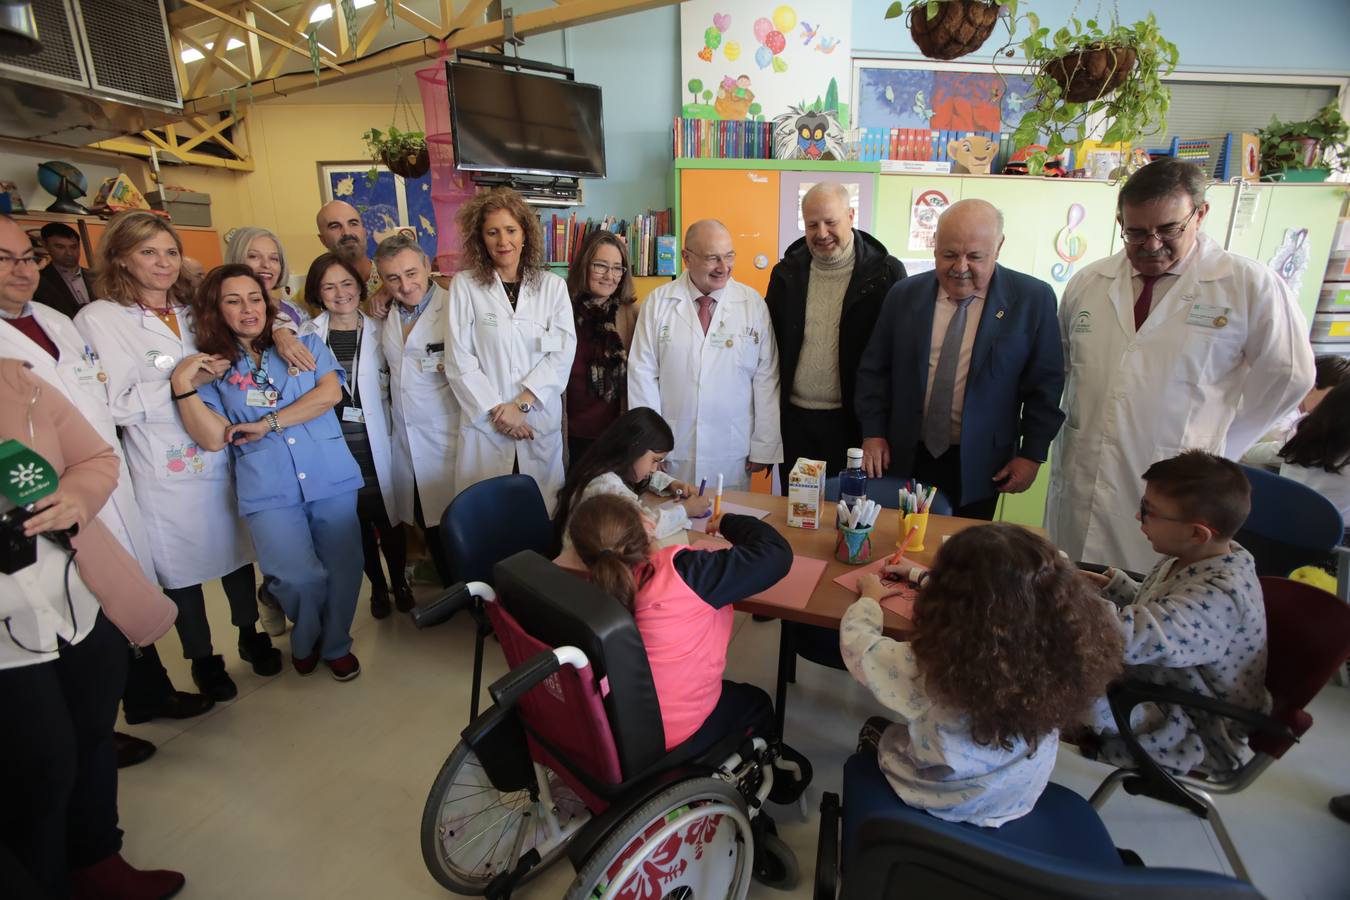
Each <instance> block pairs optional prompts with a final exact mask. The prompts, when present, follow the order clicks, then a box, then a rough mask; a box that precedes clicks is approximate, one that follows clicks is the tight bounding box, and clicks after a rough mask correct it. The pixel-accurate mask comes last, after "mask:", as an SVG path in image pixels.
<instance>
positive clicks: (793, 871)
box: [755, 832, 802, 891]
mask: <svg viewBox="0 0 1350 900" xmlns="http://www.w3.org/2000/svg"><path fill="white" fill-rule="evenodd" d="M801 880H802V872H801V868H800V867H799V866H798V865H797V854H795V853H793V852H792V848H791V847H789V846H788V845H787V844H786V843H785V842H784V841H783V839H782V838H780V837H779V836H778V835H776V834H770V833H768V832H764V833H763V834H761V835H760V836H759V839H758V840H757V841H755V881H758V882H759V883H760V884H762V885H764V886H765V887H766V888H773V889H774V890H776V891H792V890H796V889H797V885H799V884H801Z"/></svg>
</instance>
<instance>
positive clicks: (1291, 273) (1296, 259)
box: [1270, 228, 1309, 297]
mask: <svg viewBox="0 0 1350 900" xmlns="http://www.w3.org/2000/svg"><path fill="white" fill-rule="evenodd" d="M1308 256H1309V250H1308V229H1306V228H1286V229H1285V231H1284V242H1283V243H1281V244H1280V247H1279V249H1278V250H1276V251H1275V255H1274V256H1272V257H1271V258H1270V267H1271V268H1272V269H1274V270H1275V274H1276V275H1278V276H1280V279H1281V280H1282V281H1284V283H1285V284H1286V285H1288V286H1289V290H1290V292H1292V293H1293V295H1294V296H1295V297H1297V296H1298V295H1299V294H1301V293H1302V292H1303V273H1304V272H1306V271H1308Z"/></svg>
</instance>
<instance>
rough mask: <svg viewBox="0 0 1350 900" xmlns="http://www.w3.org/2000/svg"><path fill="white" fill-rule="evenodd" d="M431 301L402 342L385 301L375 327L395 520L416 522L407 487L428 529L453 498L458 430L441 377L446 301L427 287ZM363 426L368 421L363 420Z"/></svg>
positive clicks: (456, 408) (456, 416)
mask: <svg viewBox="0 0 1350 900" xmlns="http://www.w3.org/2000/svg"><path fill="white" fill-rule="evenodd" d="M431 290H432V296H431V300H430V301H428V302H427V306H426V309H424V310H422V315H420V316H418V317H417V321H416V322H414V323H413V327H412V330H411V331H409V332H408V336H407V339H406V340H405V339H404V336H403V323H402V321H400V320H399V317H398V309H397V308H395V306H394V304H396V303H398V301H397V300H393V301H391V302H390V308H389V315H388V316H387V317H386V318H385V320H384V326H383V327H382V328H381V329H380V334H381V344H380V346H381V347H382V348H383V350H384V357H385V360H386V361H387V362H388V365H389V400H390V411H391V413H392V416H391V418H392V424H393V441H392V444H391V447H390V457H391V469H392V471H391V473H390V475H391V481H392V484H393V491H392V492H389V493H386V494H385V502H386V503H387V502H388V501H389V499H390V497H391V496H392V498H393V501H394V512H395V514H396V518H393V519H391V521H394V522H398V521H403V522H409V523H413V524H416V522H417V517H416V516H415V515H414V514H413V485H414V480H415V483H416V490H417V496H418V497H419V498H420V499H421V501H422V516H423V521H424V522H425V523H426V526H427V527H428V528H435V527H436V526H437V525H439V524H441V513H443V512H445V508H446V507H447V506H449V505H450V501H451V500H453V499H454V498H455V444H456V442H457V440H458V432H459V404H458V403H456V402H455V398H454V395H453V394H452V393H451V392H450V383H449V381H448V380H447V379H446V375H447V374H448V373H447V371H446V370H447V365H446V355H445V351H446V345H445V323H446V314H447V310H448V308H449V297H448V295H447V294H446V292H445V288H442V287H440V286H439V285H435V284H433V285H432V286H431ZM366 421H367V422H369V421H370V420H369V419H367V420H366Z"/></svg>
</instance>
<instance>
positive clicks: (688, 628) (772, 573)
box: [567, 495, 792, 750]
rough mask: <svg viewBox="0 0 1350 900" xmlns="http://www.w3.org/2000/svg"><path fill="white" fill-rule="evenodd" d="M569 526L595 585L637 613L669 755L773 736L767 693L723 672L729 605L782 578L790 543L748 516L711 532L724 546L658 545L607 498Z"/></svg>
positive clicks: (586, 507) (622, 505)
mask: <svg viewBox="0 0 1350 900" xmlns="http://www.w3.org/2000/svg"><path fill="white" fill-rule="evenodd" d="M567 530H568V534H569V535H570V537H571V539H572V545H573V546H574V547H575V549H576V552H577V555H578V556H579V557H580V558H581V561H582V562H584V563H585V564H586V567H587V568H588V569H589V570H590V575H591V580H592V581H593V582H594V583H595V584H597V585H599V586H600V587H601V588H602V589H604V591H605V592H606V593H608V594H609V595H610V596H612V597H614V598H615V599H617V600H618V601H619V602H620V603H622V604H623V605H624V606H625V607H627V608H628V609H629V610H630V611H631V612H632V613H633V618H634V620H635V621H636V623H637V628H638V632H639V633H640V634H641V635H642V642H643V644H644V645H646V648H647V658H648V660H649V661H650V663H651V669H652V681H653V682H654V683H655V686H656V697H657V702H658V703H659V704H660V706H661V721H662V724H663V725H664V726H665V738H666V749H667V750H671V749H674V748H675V747H676V746H679V745H681V744H684V743H685V742H686V741H690V742H691V744H697V745H698V746H699V747H706V746H711V745H712V744H714V743H716V742H717V741H719V740H721V739H722V738H724V737H725V736H726V735H727V734H728V732H730V731H731V730H733V729H735V728H737V727H745V728H749V727H751V726H753V727H754V730H755V733H756V734H758V735H760V736H762V737H765V738H766V739H769V740H772V739H773V737H775V736H776V735H775V734H774V731H775V728H774V717H773V705H772V703H771V702H770V700H769V696H768V695H767V694H766V693H764V691H762V690H760V689H759V688H757V687H754V686H753V685H748V684H739V683H736V682H731V681H723V680H722V673H723V671H724V670H725V669H726V662H727V645H728V644H729V643H730V642H731V628H732V623H733V618H734V615H735V613H734V611H733V609H732V604H733V603H735V602H736V601H738V600H744V599H745V598H746V597H750V596H752V595H754V594H756V593H758V592H760V591H763V590H765V589H766V588H769V587H771V586H772V585H774V584H775V583H776V582H778V581H780V580H781V579H782V578H783V577H784V576H785V575H787V572H788V569H789V568H791V566H792V548H791V547H789V546H788V543H787V541H785V540H784V539H783V537H782V536H781V535H779V534H778V532H777V531H775V530H774V529H773V528H772V527H771V526H769V525H766V524H765V523H763V522H760V521H759V520H757V519H755V518H753V517H751V516H736V515H725V516H722V517H720V519H716V520H713V521H712V522H710V523H709V525H708V531H709V533H713V532H720V533H721V534H722V536H723V537H725V538H726V539H727V540H729V541H731V544H732V546H731V547H729V548H727V549H723V550H696V549H693V548H691V547H688V546H674V547H663V548H658V547H656V545H655V544H654V543H653V542H652V540H651V537H650V536H649V535H648V533H647V529H646V527H645V526H644V524H643V519H642V515H641V513H640V512H639V511H638V510H637V508H636V507H635V506H634V505H633V504H632V503H630V502H627V501H626V500H624V499H622V498H620V497H616V496H612V495H600V496H596V497H591V498H589V499H587V500H584V501H582V502H581V503H580V504H578V505H577V507H576V509H575V510H573V512H572V516H571V520H570V521H569V522H568V527H567ZM686 749H687V748H686Z"/></svg>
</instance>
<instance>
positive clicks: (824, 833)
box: [812, 793, 839, 900]
mask: <svg viewBox="0 0 1350 900" xmlns="http://www.w3.org/2000/svg"><path fill="white" fill-rule="evenodd" d="M838 893H839V795H838V794H832V793H826V794H825V795H824V796H822V797H821V798H820V835H819V837H818V838H817V839H816V887H815V892H814V893H813V894H812V897H813V898H814V900H835V897H836V896H837V895H838Z"/></svg>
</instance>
